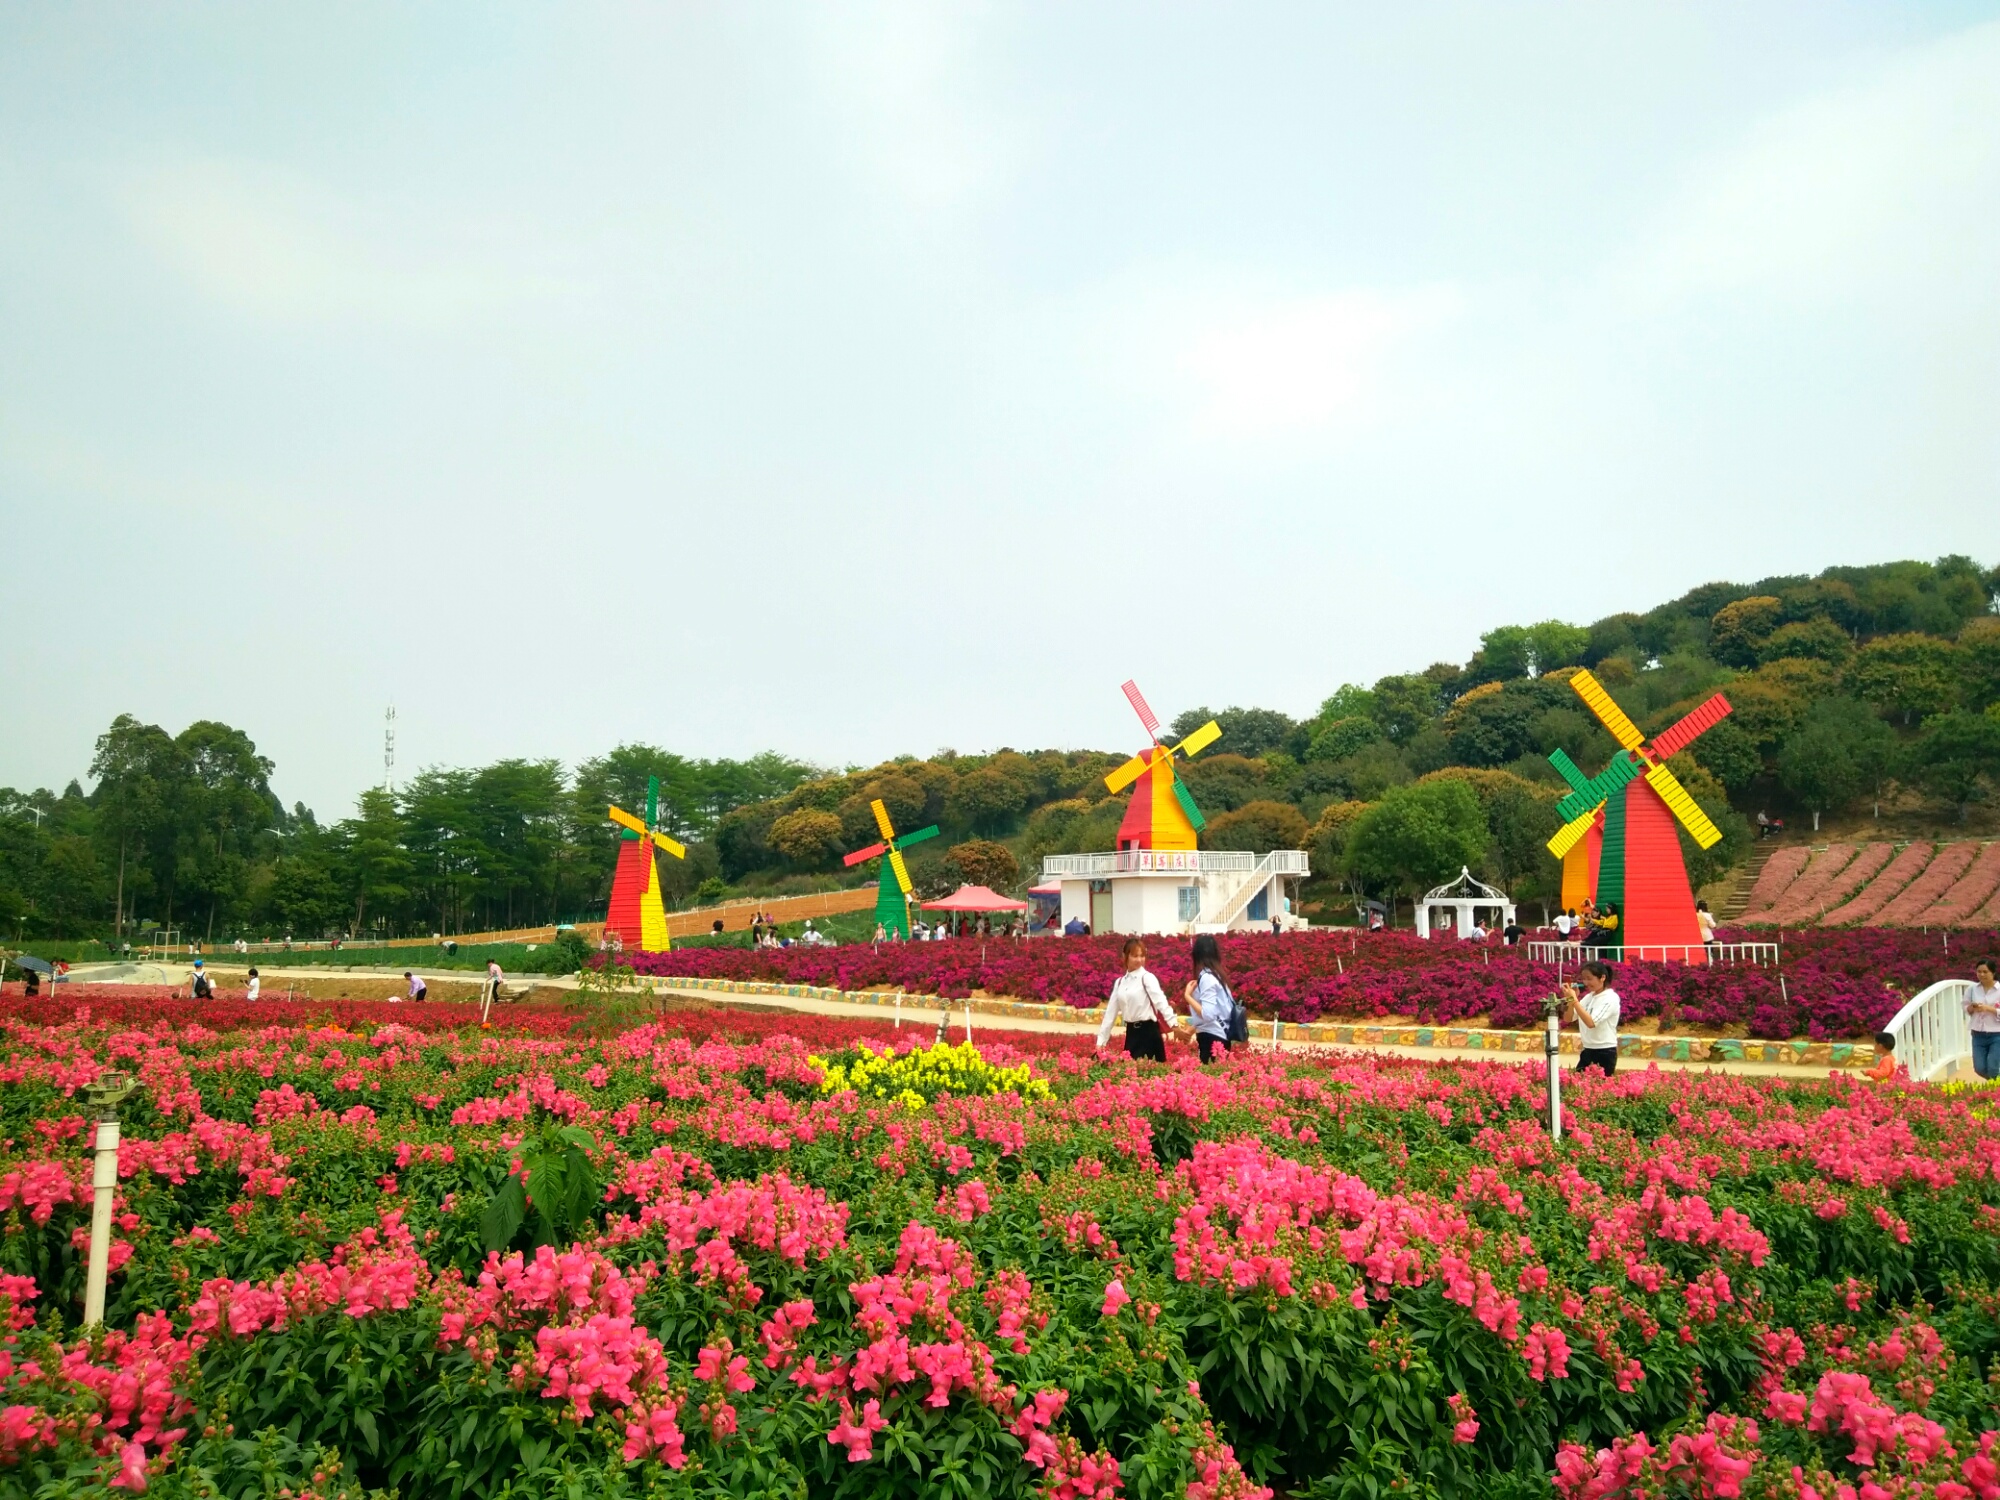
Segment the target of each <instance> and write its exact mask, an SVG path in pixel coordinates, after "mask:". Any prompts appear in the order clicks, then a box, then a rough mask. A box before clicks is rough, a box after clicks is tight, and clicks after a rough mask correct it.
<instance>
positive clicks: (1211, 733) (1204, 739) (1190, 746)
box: [1174, 719, 1222, 755]
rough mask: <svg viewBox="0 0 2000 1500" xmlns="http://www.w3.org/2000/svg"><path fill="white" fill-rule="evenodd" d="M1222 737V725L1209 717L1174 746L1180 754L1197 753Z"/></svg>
mask: <svg viewBox="0 0 2000 1500" xmlns="http://www.w3.org/2000/svg"><path fill="white" fill-rule="evenodd" d="M1221 738H1222V726H1221V725H1220V724H1218V723H1216V722H1215V720H1213V719H1210V720H1209V721H1208V722H1207V723H1206V724H1204V725H1202V726H1201V728H1199V729H1197V730H1196V731H1195V732H1194V733H1193V734H1191V735H1189V736H1188V737H1187V738H1186V739H1184V740H1182V741H1181V742H1180V743H1179V744H1178V745H1176V746H1174V748H1175V749H1176V750H1178V751H1179V752H1180V753H1181V754H1182V755H1199V754H1201V752H1202V751H1204V750H1206V749H1207V748H1208V747H1209V746H1210V745H1213V744H1214V743H1215V742H1216V741H1217V740H1219V739H1221Z"/></svg>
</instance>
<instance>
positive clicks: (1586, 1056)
mask: <svg viewBox="0 0 2000 1500" xmlns="http://www.w3.org/2000/svg"><path fill="white" fill-rule="evenodd" d="M1577 976H1578V977H1579V978H1580V979H1581V980H1582V981H1583V992H1582V993H1581V994H1579V993H1577V987H1576V986H1575V985H1573V984H1566V985H1564V986H1563V987H1562V989H1561V990H1559V991H1558V992H1557V993H1558V994H1559V995H1561V997H1562V1000H1563V1019H1564V1020H1565V1021H1574V1022H1576V1030H1577V1042H1578V1043H1579V1045H1580V1048H1581V1050H1580V1052H1579V1053H1578V1056H1577V1060H1576V1070H1577V1072H1579V1073H1581V1072H1582V1071H1583V1070H1584V1069H1585V1068H1596V1069H1597V1070H1598V1071H1599V1072H1600V1073H1602V1074H1604V1076H1605V1077H1607V1078H1609V1077H1610V1076H1611V1075H1612V1074H1613V1073H1616V1072H1617V1071H1618V1008H1619V1002H1618V991H1616V990H1614V989H1613V988H1612V987H1611V965H1610V964H1607V963H1604V962H1602V961H1601V960H1599V959H1595V958H1593V959H1592V960H1591V961H1590V962H1589V963H1587V964H1585V965H1584V966H1583V967H1582V968H1581V969H1579V970H1578V971H1577Z"/></svg>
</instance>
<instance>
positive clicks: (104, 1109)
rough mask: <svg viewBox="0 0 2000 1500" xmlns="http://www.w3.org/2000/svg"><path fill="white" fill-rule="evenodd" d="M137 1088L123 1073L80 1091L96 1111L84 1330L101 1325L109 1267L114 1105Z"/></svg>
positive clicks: (113, 1190)
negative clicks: (95, 1153)
mask: <svg viewBox="0 0 2000 1500" xmlns="http://www.w3.org/2000/svg"><path fill="white" fill-rule="evenodd" d="M139 1087H140V1085H139V1081H138V1080H137V1079H136V1078H128V1077H127V1076H126V1075H125V1074H123V1073H100V1074H99V1075H98V1077H97V1081H96V1082H95V1083H93V1084H90V1085H89V1086H88V1087H86V1088H85V1089H84V1091H83V1096H84V1099H85V1100H86V1101H87V1102H88V1103H89V1104H90V1105H91V1106H92V1107H94V1108H95V1109H96V1111H97V1159H96V1161H95V1162H94V1163H93V1164H92V1167H91V1174H90V1185H91V1187H92V1188H93V1189H94V1193H93V1197H92V1200H91V1205H90V1269H89V1272H88V1274H87V1275H86V1277H85V1278H84V1283H83V1321H84V1325H85V1326H86V1327H89V1326H92V1325H97V1324H102V1323H103V1322H104V1278H105V1276H106V1275H107V1274H109V1271H110V1266H111V1199H112V1196H113V1195H114V1194H115V1193H116V1192H117V1191H118V1106H119V1105H120V1104H123V1103H124V1102H125V1100H126V1099H128V1098H129V1097H131V1095H133V1094H134V1093H136V1092H137V1091H138V1089H139Z"/></svg>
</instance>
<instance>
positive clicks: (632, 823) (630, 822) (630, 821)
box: [609, 807, 646, 838]
mask: <svg viewBox="0 0 2000 1500" xmlns="http://www.w3.org/2000/svg"><path fill="white" fill-rule="evenodd" d="M609 816H610V818H611V821H612V822H614V823H616V824H618V825H619V826H620V827H623V828H629V829H631V830H632V831H633V832H634V833H636V834H638V835H639V837H640V838H644V837H645V836H646V822H645V820H644V819H643V818H635V817H633V816H632V815H631V814H630V813H628V812H627V811H625V809H624V808H622V807H614V808H612V809H610V813H609Z"/></svg>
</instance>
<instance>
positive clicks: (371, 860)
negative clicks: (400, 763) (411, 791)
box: [333, 787, 411, 936]
mask: <svg viewBox="0 0 2000 1500" xmlns="http://www.w3.org/2000/svg"><path fill="white" fill-rule="evenodd" d="M333 839H334V845H335V847H336V848H337V849H338V850H339V860H340V869H341V872H342V874H343V875H344V876H345V880H344V882H343V883H344V884H345V886H346V888H347V890H348V891H349V892H350V893H351V896H352V899H353V902H354V923H353V926H352V928H351V929H350V930H351V931H353V932H354V933H355V934H356V935H357V936H358V935H359V934H360V933H361V932H362V931H363V930H364V924H365V921H366V918H367V914H368V911H369V909H370V907H371V906H372V907H373V908H374V909H375V910H376V911H377V912H378V913H380V914H381V915H383V916H384V917H388V916H392V915H393V914H394V913H395V912H396V911H397V910H398V909H399V908H401V907H402V906H403V905H404V904H405V903H407V901H408V899H409V894H410V891H409V879H410V869H411V861H410V854H409V850H408V849H407V848H406V847H405V846H404V829H403V819H402V816H401V814H399V813H398V812H397V811H396V799H395V798H394V797H393V796H391V795H390V794H389V793H388V792H387V791H385V790H384V789H383V788H381V787H371V788H369V790H367V791H365V792H363V793H362V794H361V802H360V806H359V809H358V811H357V814H356V816H354V817H352V818H348V819H346V820H344V821H342V822H340V823H337V824H335V825H334V829H333ZM391 935H392V936H393V935H394V930H393V929H391Z"/></svg>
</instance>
